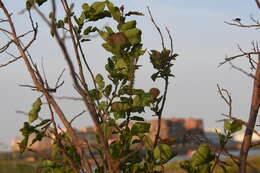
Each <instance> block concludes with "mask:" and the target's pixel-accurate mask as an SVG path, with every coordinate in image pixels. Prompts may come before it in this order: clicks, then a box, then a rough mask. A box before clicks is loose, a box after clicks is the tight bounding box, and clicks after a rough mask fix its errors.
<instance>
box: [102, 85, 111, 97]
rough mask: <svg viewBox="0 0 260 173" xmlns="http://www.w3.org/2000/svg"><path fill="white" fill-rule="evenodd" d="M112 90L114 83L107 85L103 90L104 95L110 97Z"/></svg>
mask: <svg viewBox="0 0 260 173" xmlns="http://www.w3.org/2000/svg"><path fill="white" fill-rule="evenodd" d="M111 90H112V85H111V84H109V85H107V86H106V88H105V89H104V91H103V92H104V96H106V97H109V95H110V93H111Z"/></svg>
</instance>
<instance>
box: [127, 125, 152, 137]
mask: <svg viewBox="0 0 260 173" xmlns="http://www.w3.org/2000/svg"><path fill="white" fill-rule="evenodd" d="M149 131H150V124H149V123H144V122H136V123H134V124H133V126H132V128H131V133H132V135H139V134H144V133H149Z"/></svg>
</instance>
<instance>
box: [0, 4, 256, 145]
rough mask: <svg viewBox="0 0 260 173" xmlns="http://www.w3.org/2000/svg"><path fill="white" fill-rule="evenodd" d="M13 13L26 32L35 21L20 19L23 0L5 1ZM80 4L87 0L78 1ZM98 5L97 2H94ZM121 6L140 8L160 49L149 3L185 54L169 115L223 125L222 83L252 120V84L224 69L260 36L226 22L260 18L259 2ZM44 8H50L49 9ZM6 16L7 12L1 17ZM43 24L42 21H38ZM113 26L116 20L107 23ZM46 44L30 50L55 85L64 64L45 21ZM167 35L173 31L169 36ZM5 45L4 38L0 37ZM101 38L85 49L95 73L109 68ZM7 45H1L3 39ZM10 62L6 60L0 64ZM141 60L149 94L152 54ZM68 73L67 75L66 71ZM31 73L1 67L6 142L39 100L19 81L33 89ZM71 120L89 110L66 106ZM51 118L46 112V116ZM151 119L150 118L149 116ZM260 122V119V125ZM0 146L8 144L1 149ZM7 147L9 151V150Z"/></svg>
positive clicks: (146, 31)
mask: <svg viewBox="0 0 260 173" xmlns="http://www.w3.org/2000/svg"><path fill="white" fill-rule="evenodd" d="M4 2H5V3H6V5H7V6H8V7H9V9H10V11H12V12H14V18H15V23H16V24H17V28H18V30H19V31H20V32H22V31H26V29H28V27H29V23H28V21H27V20H26V19H25V18H24V17H22V16H19V15H17V12H19V10H20V9H21V8H22V5H23V3H24V2H23V1H17V0H4ZM77 2H78V3H79V4H77V5H78V6H79V7H80V4H81V3H82V2H84V1H82V0H77ZM91 2H92V1H91ZM112 2H114V3H115V4H117V5H121V4H125V7H126V10H138V11H142V12H143V13H145V15H146V16H144V17H139V18H137V20H138V22H139V23H138V27H139V28H141V29H142V30H143V41H144V47H146V48H148V49H160V48H161V45H160V40H159V36H158V34H157V32H156V30H155V28H154V26H153V25H152V24H151V21H150V20H149V17H148V13H147V9H146V6H150V9H151V10H152V12H153V15H154V17H155V20H156V21H157V23H158V24H159V25H160V26H161V27H162V28H164V27H165V26H167V27H168V28H169V29H170V30H171V33H172V35H173V39H174V50H175V51H176V53H178V54H180V56H179V57H178V60H177V61H176V63H175V66H174V67H173V69H174V73H175V75H176V78H174V79H172V80H171V86H170V92H169V97H168V100H167V104H166V110H165V115H164V116H165V117H171V116H177V117H184V118H185V117H195V118H203V119H204V125H205V127H206V128H215V127H220V126H221V125H222V124H221V123H216V122H215V121H216V120H218V119H221V118H223V117H221V115H220V114H221V113H223V112H226V107H225V105H224V103H223V101H222V100H221V99H220V97H219V96H218V94H217V88H216V84H217V83H219V84H220V85H221V86H222V87H225V88H227V89H229V90H230V91H231V92H232V96H233V101H234V106H233V109H234V115H238V116H239V117H241V118H243V119H247V118H246V117H247V115H248V112H249V104H250V95H251V93H250V92H251V85H252V81H251V79H249V78H248V77H247V76H245V75H243V74H241V73H240V72H237V71H236V70H231V69H230V67H229V66H228V65H225V66H223V67H221V68H217V66H218V63H219V62H221V61H222V60H223V59H224V57H225V55H226V54H228V55H234V54H236V53H238V51H237V47H236V44H238V43H239V44H241V47H243V48H245V49H246V48H247V49H250V47H249V46H250V42H251V41H252V40H258V39H259V31H258V30H253V29H241V28H236V27H232V26H228V25H226V24H224V21H231V19H233V18H236V17H240V18H242V21H245V22H250V20H249V16H250V15H251V14H253V15H255V17H259V10H258V9H257V8H256V5H255V4H254V1H253V0H251V1H244V0H228V1H227V0H196V1H192V0H163V1H159V0H129V1H123V0H115V1H112ZM43 9H44V10H45V11H48V6H47V5H44V6H43ZM0 15H2V13H0ZM36 19H37V17H36ZM108 24H113V23H108ZM39 25H40V33H41V34H40V35H39V40H38V41H37V42H36V43H35V44H34V46H33V47H32V49H31V52H32V55H33V56H34V57H35V58H36V59H38V60H37V61H38V62H41V60H42V59H43V61H44V64H45V65H46V66H48V70H47V74H48V76H49V78H50V79H51V80H50V81H51V82H52V83H54V82H55V79H56V77H57V76H58V74H59V73H60V71H61V70H62V68H63V66H64V65H65V63H64V61H63V58H62V56H61V54H60V52H59V49H58V48H57V47H56V45H55V43H53V41H54V40H53V39H52V38H48V37H47V36H46V34H48V33H49V30H48V28H47V27H46V26H45V25H44V24H43V23H41V22H39ZM164 34H165V36H166V32H164ZM0 37H1V39H0V40H2V37H3V35H0ZM100 43H101V42H100V39H98V38H97V39H95V41H94V43H93V44H91V45H86V47H85V51H86V52H87V55H88V57H89V61H90V64H91V66H92V67H95V68H94V70H95V72H96V73H98V72H104V71H103V64H104V62H105V60H106V58H105V57H107V56H108V54H106V52H105V51H104V50H103V49H102V48H100ZM0 44H2V43H1V42H0ZM4 58H5V57H3V56H2V55H0V64H1V63H3V62H4V60H5V59H4ZM238 62H241V63H238V64H239V65H241V67H244V68H245V69H247V67H248V66H247V63H246V61H238ZM140 63H141V64H142V65H143V69H142V70H140V71H138V74H137V76H138V77H137V81H136V86H137V87H142V88H145V89H149V88H150V87H151V86H157V87H159V88H162V84H160V83H159V84H157V85H155V84H154V83H153V82H152V81H151V80H150V78H149V76H150V75H151V74H152V73H153V70H152V66H151V64H150V63H149V58H148V56H147V54H146V55H145V56H144V57H142V59H141V61H140ZM66 75H67V76H68V73H66ZM65 80H66V81H65V82H66V84H67V86H65V87H63V88H61V90H60V92H59V93H58V94H57V95H66V96H70V95H73V93H71V92H70V89H71V88H72V87H71V83H70V79H69V78H68V77H65ZM30 83H31V80H30V79H29V78H28V74H27V71H26V70H25V69H24V66H23V63H22V62H16V63H14V64H12V65H10V66H9V67H7V68H2V69H0V96H1V97H0V103H1V104H0V105H1V109H0V115H1V116H0V127H1V133H0V141H3V142H4V143H6V144H8V145H9V141H10V139H11V138H13V137H15V136H18V135H19V132H18V131H19V129H20V128H21V126H22V123H23V121H25V120H26V117H25V116H23V115H19V114H16V113H15V111H16V110H24V111H28V110H29V109H30V107H31V104H32V102H33V100H34V99H35V98H36V97H37V96H38V94H35V93H34V92H32V91H30V90H28V89H26V88H21V87H19V86H18V84H30ZM61 104H62V107H63V108H64V110H65V113H66V114H67V115H68V117H73V115H75V114H77V113H79V112H81V111H82V110H83V109H84V106H83V105H81V104H79V103H74V102H61ZM42 116H43V117H47V115H46V114H44V111H43V114H42ZM145 118H147V119H150V118H151V116H150V115H149V114H145ZM258 122H259V121H258ZM74 125H75V127H82V126H85V125H91V121H90V119H89V118H88V116H87V115H85V116H83V117H81V118H80V119H79V120H76V121H75V124H74ZM0 148H1V147H0ZM2 148H3V147H2Z"/></svg>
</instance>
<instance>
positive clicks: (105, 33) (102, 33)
mask: <svg viewBox="0 0 260 173" xmlns="http://www.w3.org/2000/svg"><path fill="white" fill-rule="evenodd" d="M98 33H99V35H100V36H101V37H102V38H103V40H105V41H108V38H109V34H108V33H107V32H105V31H101V30H98ZM103 47H104V46H103Z"/></svg>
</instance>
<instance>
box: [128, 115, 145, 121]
mask: <svg viewBox="0 0 260 173" xmlns="http://www.w3.org/2000/svg"><path fill="white" fill-rule="evenodd" d="M130 119H131V120H134V121H144V118H143V117H139V116H132V117H130Z"/></svg>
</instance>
